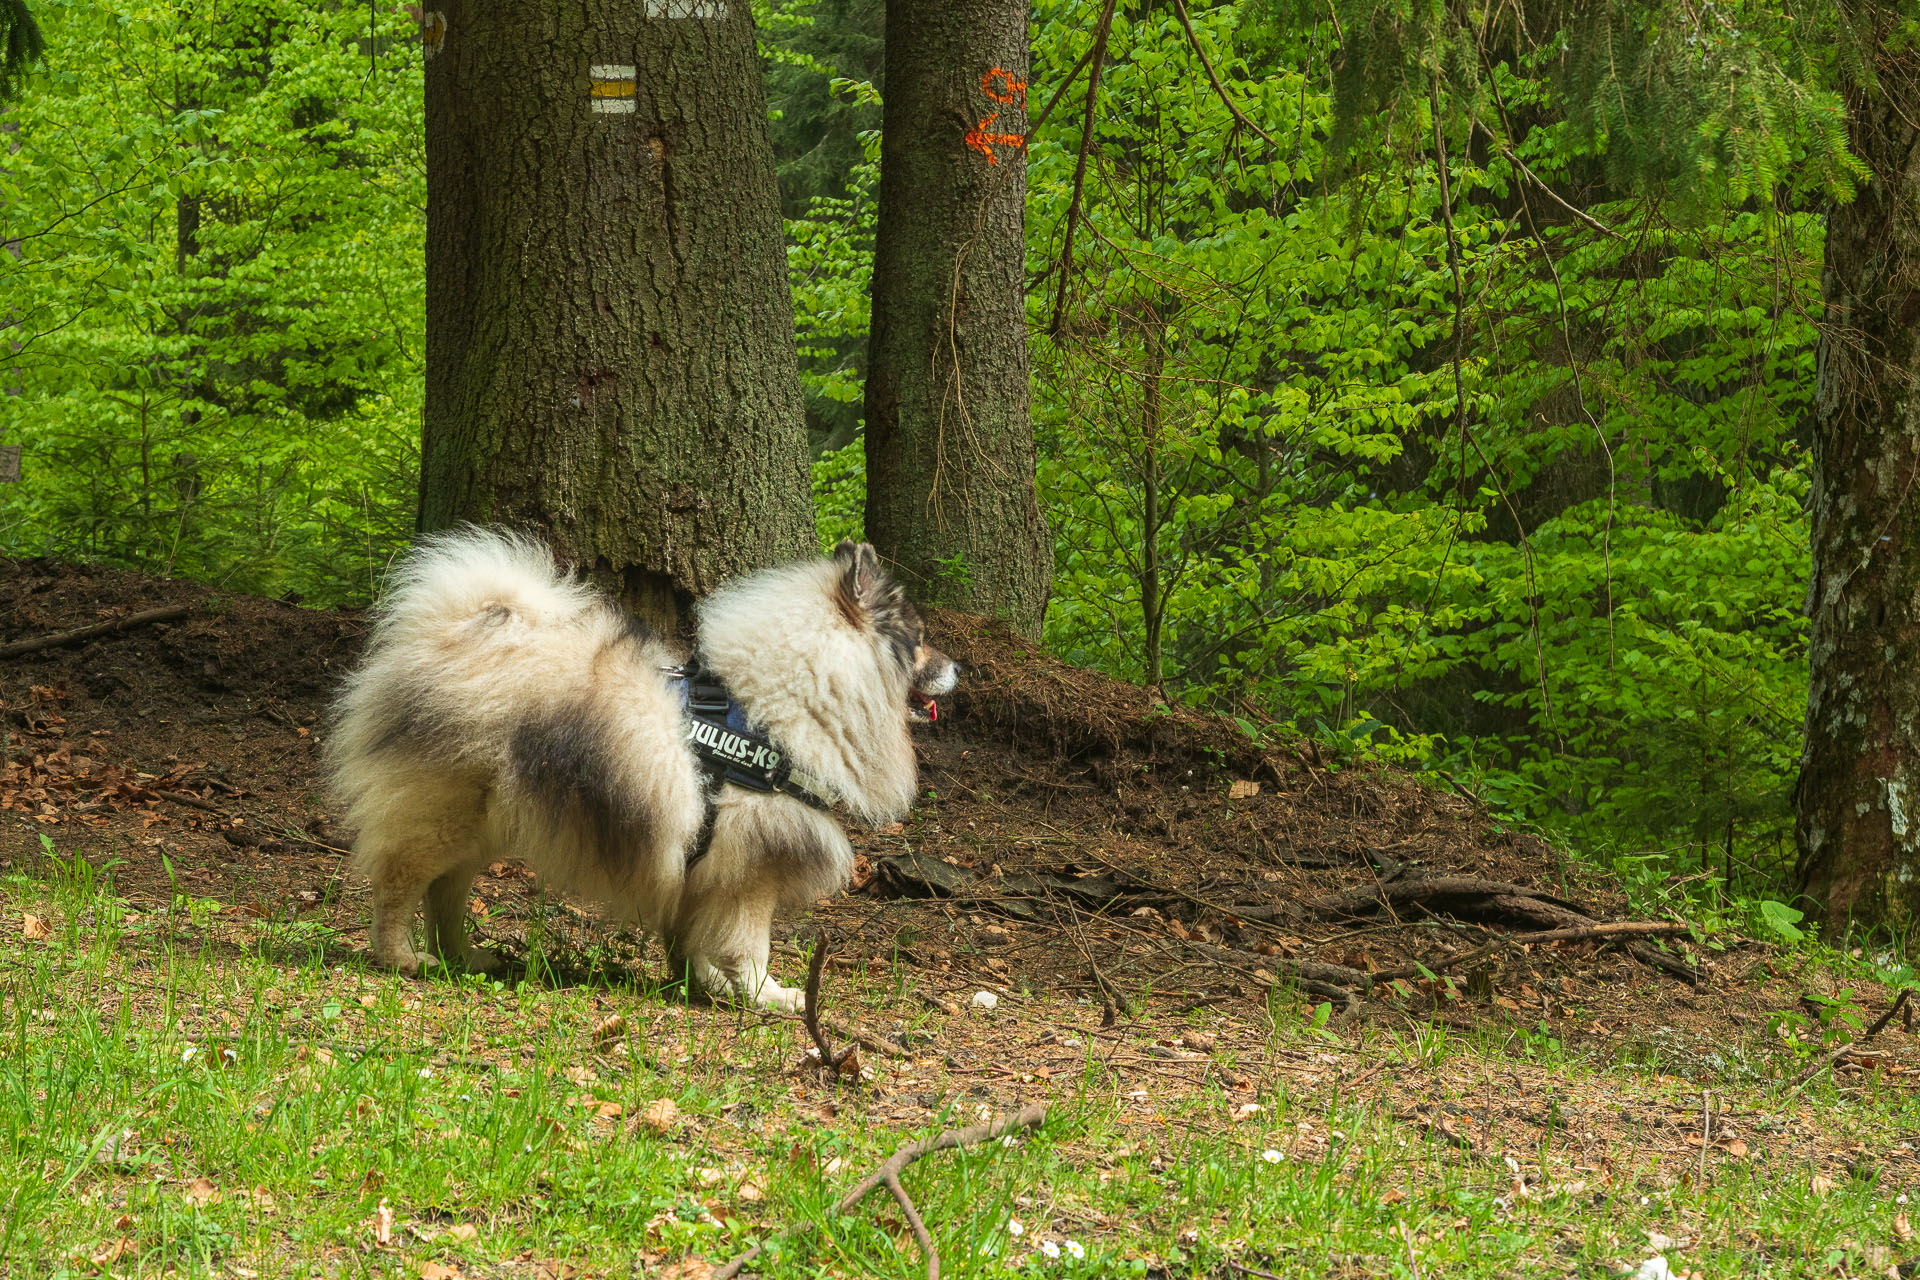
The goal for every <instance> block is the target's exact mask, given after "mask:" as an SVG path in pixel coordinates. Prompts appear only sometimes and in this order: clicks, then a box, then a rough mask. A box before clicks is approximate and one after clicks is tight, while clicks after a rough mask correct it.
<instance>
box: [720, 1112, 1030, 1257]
mask: <svg viewBox="0 0 1920 1280" xmlns="http://www.w3.org/2000/svg"><path fill="white" fill-rule="evenodd" d="M1046 1118H1047V1107H1046V1104H1045V1103H1043V1102H1034V1103H1029V1104H1028V1105H1027V1106H1025V1107H1022V1108H1021V1109H1020V1110H1019V1111H1016V1112H1015V1113H1014V1114H1012V1115H1010V1116H998V1117H996V1118H994V1119H992V1120H989V1121H986V1122H985V1123H982V1124H972V1125H968V1126H967V1127H966V1128H964V1129H948V1130H947V1131H946V1132H945V1133H942V1134H939V1135H938V1136H936V1137H932V1138H923V1139H921V1140H920V1141H919V1142H909V1143H908V1144H907V1145H906V1146H904V1147H901V1148H900V1149H899V1150H898V1151H896V1152H894V1153H893V1154H892V1155H891V1156H889V1157H887V1162H886V1163H885V1164H883V1165H881V1166H880V1167H879V1168H878V1169H876V1170H874V1171H873V1172H872V1173H870V1174H868V1175H867V1176H866V1177H865V1178H863V1179H861V1181H860V1182H859V1183H858V1184H856V1185H855V1186H854V1188H853V1190H851V1191H849V1192H847V1194H846V1195H844V1196H842V1197H840V1203H838V1204H836V1205H835V1206H834V1207H833V1211H834V1214H835V1215H836V1216H837V1215H839V1214H843V1213H849V1212H851V1211H852V1209H853V1207H854V1206H855V1205H857V1204H859V1203H860V1202H861V1201H862V1200H864V1199H866V1198H867V1197H868V1196H869V1195H871V1194H872V1193H873V1190H874V1188H875V1187H885V1188H886V1189H887V1190H888V1191H889V1192H891V1193H892V1194H893V1198H894V1200H895V1201H896V1202H898V1203H899V1205H900V1211H901V1212H902V1213H903V1214H905V1215H906V1219H907V1225H908V1226H909V1227H910V1228H912V1230H913V1237H914V1239H915V1240H917V1241H919V1242H920V1249H921V1252H923V1253H924V1254H926V1257H927V1280H940V1252H939V1250H937V1249H935V1248H934V1246H933V1236H932V1235H931V1234H929V1233H928V1231H927V1226H926V1223H924V1222H922V1221H921V1219H920V1211H919V1210H918V1209H917V1208H915V1207H914V1203H913V1197H911V1196H909V1195H908V1194H907V1189H906V1187H904V1186H903V1185H901V1182H900V1174H901V1171H902V1170H904V1169H905V1168H906V1167H907V1166H908V1165H910V1164H912V1163H913V1162H914V1161H916V1160H918V1159H920V1158H921V1157H922V1156H930V1155H932V1154H934V1153H935V1152H936V1151H951V1150H952V1149H954V1148H955V1147H977V1146H979V1145H980V1144H981V1143H983V1142H992V1141H993V1140H994V1139H995V1138H998V1137H1000V1136H1001V1135H1002V1134H1005V1133H1009V1132H1011V1131H1013V1130H1015V1129H1038V1128H1039V1127H1040V1126H1041V1124H1042V1123H1044V1122H1045V1121H1046ZM792 1229H793V1224H789V1225H788V1226H785V1227H782V1228H781V1229H780V1230H779V1231H777V1232H775V1233H774V1234H775V1236H776V1237H778V1236H783V1235H785V1234H786V1233H787V1232H788V1231H791V1230H792ZM765 1247H766V1246H765V1245H764V1244H757V1245H755V1246H753V1248H751V1249H749V1250H747V1251H746V1252H745V1253H743V1254H741V1255H740V1256H739V1257H737V1258H735V1259H734V1260H733V1261H732V1262H729V1263H728V1264H727V1265H726V1266H724V1267H721V1268H720V1269H719V1270H718V1271H715V1272H714V1273H713V1274H712V1275H711V1276H709V1277H708V1280H732V1277H734V1276H737V1275H739V1274H740V1270H741V1268H743V1267H745V1266H746V1265H747V1264H748V1263H750V1262H752V1261H753V1260H754V1259H755V1258H757V1257H759V1256H760V1252H761V1250H762V1249H764V1248H765Z"/></svg>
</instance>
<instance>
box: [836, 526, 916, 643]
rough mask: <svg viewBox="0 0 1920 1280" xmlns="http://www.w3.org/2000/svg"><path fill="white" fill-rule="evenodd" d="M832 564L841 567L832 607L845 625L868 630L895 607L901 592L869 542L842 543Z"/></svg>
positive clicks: (837, 548)
mask: <svg viewBox="0 0 1920 1280" xmlns="http://www.w3.org/2000/svg"><path fill="white" fill-rule="evenodd" d="M833 561H834V563H835V564H837V565H839V566H840V577H839V580H838V581H837V582H836V583H835V584H834V593H833V595H834V603H835V604H837V605H838V606H839V607H840V612H841V613H842V614H844V615H845V616H846V619H847V621H848V622H851V623H852V624H853V625H854V626H856V627H868V626H872V625H873V623H874V619H875V615H877V614H880V613H882V612H884V611H886V610H889V609H891V608H893V607H894V606H895V604H896V603H897V599H898V597H899V595H900V589H899V588H898V587H897V586H895V585H894V583H893V579H892V578H890V577H888V576H887V571H886V569H884V568H883V567H881V564H880V553H879V552H877V551H875V550H874V549H873V544H872V543H870V542H859V543H856V542H842V543H841V544H840V545H839V546H837V547H835V548H834V549H833Z"/></svg>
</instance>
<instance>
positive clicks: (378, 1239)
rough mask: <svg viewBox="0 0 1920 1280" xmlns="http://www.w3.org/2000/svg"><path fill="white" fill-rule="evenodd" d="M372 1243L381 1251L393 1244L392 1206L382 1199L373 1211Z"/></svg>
mask: <svg viewBox="0 0 1920 1280" xmlns="http://www.w3.org/2000/svg"><path fill="white" fill-rule="evenodd" d="M373 1242H374V1244H376V1245H378V1246H380V1247H381V1248H382V1249H385V1248H388V1247H389V1246H391V1245H392V1244H393V1206H392V1205H390V1204H388V1203H387V1202H386V1199H385V1198H384V1197H382V1199H381V1201H380V1203H379V1205H378V1206H377V1207H376V1208H375V1209H374V1211H373Z"/></svg>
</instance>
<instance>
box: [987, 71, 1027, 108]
mask: <svg viewBox="0 0 1920 1280" xmlns="http://www.w3.org/2000/svg"><path fill="white" fill-rule="evenodd" d="M980 92H982V93H984V94H986V95H987V96H988V97H989V98H992V99H993V100H994V101H995V102H999V103H1004V104H1006V105H1008V106H1011V105H1013V104H1015V103H1018V104H1019V105H1020V106H1023V107H1024V106H1026V105H1027V82H1026V81H1025V80H1016V79H1014V78H1013V74H1012V73H1011V72H1009V71H1006V70H1004V69H1002V68H1000V67H994V68H992V69H991V70H989V71H988V72H987V73H986V74H985V75H983V76H981V77H980Z"/></svg>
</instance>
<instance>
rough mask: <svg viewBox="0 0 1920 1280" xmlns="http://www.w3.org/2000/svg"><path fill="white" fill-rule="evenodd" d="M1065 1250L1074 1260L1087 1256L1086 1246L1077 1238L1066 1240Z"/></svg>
mask: <svg viewBox="0 0 1920 1280" xmlns="http://www.w3.org/2000/svg"><path fill="white" fill-rule="evenodd" d="M1067 1252H1068V1253H1070V1254H1072V1255H1073V1256H1074V1259H1075V1260H1076V1261H1077V1260H1079V1259H1081V1258H1084V1257H1086V1256H1087V1250H1086V1246H1084V1245H1082V1244H1081V1243H1080V1242H1079V1241H1078V1240H1069V1241H1067Z"/></svg>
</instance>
